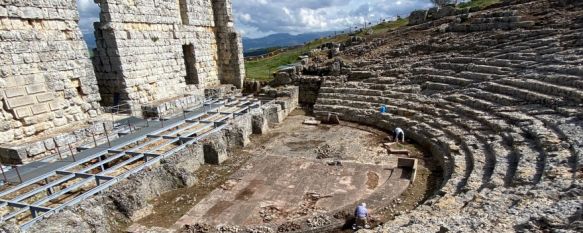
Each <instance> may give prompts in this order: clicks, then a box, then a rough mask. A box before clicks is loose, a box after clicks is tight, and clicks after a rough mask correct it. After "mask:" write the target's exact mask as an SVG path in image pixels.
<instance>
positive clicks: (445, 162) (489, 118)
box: [314, 1, 583, 232]
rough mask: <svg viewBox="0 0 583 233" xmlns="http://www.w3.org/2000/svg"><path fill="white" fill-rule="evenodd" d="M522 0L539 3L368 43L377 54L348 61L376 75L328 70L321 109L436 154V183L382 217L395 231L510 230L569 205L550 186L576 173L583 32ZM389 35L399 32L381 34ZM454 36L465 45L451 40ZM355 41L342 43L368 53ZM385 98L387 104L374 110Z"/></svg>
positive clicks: (575, 179) (570, 182)
mask: <svg viewBox="0 0 583 233" xmlns="http://www.w3.org/2000/svg"><path fill="white" fill-rule="evenodd" d="M533 2H536V1H533ZM538 2H548V3H549V4H550V2H552V1H538ZM530 4H532V3H530ZM537 4H538V3H537ZM541 4H543V3H541ZM526 5H527V6H529V5H528V4H526ZM543 5H544V4H543ZM551 6H554V5H549V7H551ZM513 8H516V7H515V6H513ZM529 10H532V11H544V9H528V10H522V11H520V12H519V11H516V10H502V11H495V10H492V11H491V12H486V13H481V14H477V15H474V16H472V18H470V19H467V20H466V21H464V22H460V24H459V25H462V24H463V25H464V29H463V30H449V31H450V32H448V33H443V34H440V35H437V36H436V35H435V34H433V35H431V38H428V41H425V42H424V43H420V44H412V43H408V42H405V43H401V44H399V46H398V50H399V52H398V53H395V52H386V51H374V50H373V51H370V52H369V53H368V54H374V56H379V55H380V56H383V57H382V59H379V58H378V57H377V58H373V57H372V56H373V55H362V56H360V55H359V56H357V57H358V58H356V60H357V61H361V62H356V63H355V64H356V65H357V66H358V67H356V68H354V69H358V70H367V68H368V70H374V72H375V73H378V74H381V75H380V77H370V78H368V79H364V80H358V81H355V80H350V81H348V80H346V79H344V78H342V77H340V78H336V79H330V78H328V79H327V81H325V82H324V83H323V84H322V87H321V88H320V93H319V96H318V100H317V102H316V105H315V106H314V113H315V114H316V115H317V116H327V115H328V114H329V113H334V114H337V115H339V116H340V117H341V118H342V119H343V120H347V121H353V122H358V123H362V124H367V125H373V126H376V127H378V128H381V129H384V130H388V131H392V130H393V129H394V128H396V127H401V128H403V129H405V131H406V133H407V135H408V137H409V138H411V139H413V140H414V141H416V142H417V143H419V144H421V145H422V146H424V147H425V148H428V149H429V150H430V151H431V152H432V154H433V155H435V156H437V157H438V158H440V162H441V163H442V167H443V168H444V181H443V183H442V186H441V188H440V189H439V190H438V191H437V193H436V195H434V196H433V197H431V198H429V199H428V200H426V201H425V204H424V205H422V206H420V207H418V208H417V209H416V210H415V211H413V212H412V213H410V214H405V215H403V216H402V217H397V219H396V220H395V221H393V222H389V223H387V225H388V228H389V229H391V232H394V231H397V232H399V231H401V230H403V229H407V231H415V230H420V231H432V230H435V231H438V230H439V229H440V228H439V227H440V226H445V225H447V226H448V227H450V226H453V225H455V226H456V229H457V230H459V231H476V230H477V229H476V228H472V227H471V226H483V227H484V228H480V229H481V230H486V229H508V228H511V227H513V226H517V225H521V224H523V223H524V224H527V225H528V223H525V222H528V221H532V220H533V219H534V220H536V221H551V220H548V219H549V218H551V217H547V216H548V215H546V214H545V213H548V212H553V213H556V214H557V215H560V214H559V213H560V212H561V211H562V216H564V215H567V214H568V213H569V214H573V211H574V209H573V208H572V206H573V205H571V208H569V207H567V206H569V204H568V203H570V202H572V201H573V199H569V200H562V199H561V200H559V199H556V198H551V197H549V196H548V195H549V193H562V192H567V191H568V190H571V189H573V188H574V187H579V188H580V187H581V185H582V183H583V182H582V181H581V177H582V175H583V174H581V172H582V171H583V170H582V169H581V167H582V166H583V163H581V162H582V161H583V158H581V154H583V151H582V150H581V147H580V146H578V145H580V144H581V143H582V142H581V141H583V139H581V138H583V131H578V130H581V129H583V120H582V119H583V66H582V65H581V64H583V56H581V55H582V54H583V43H581V42H580V41H581V40H580V38H581V36H582V35H583V34H582V30H581V29H573V28H570V27H568V25H551V26H549V25H544V24H545V23H548V22H538V21H536V18H533V17H529V16H528V14H527V13H526V15H527V16H523V15H525V11H526V12H528V11H529ZM571 10H572V11H574V12H579V13H580V12H583V9H571ZM573 14H575V13H573ZM533 15H536V14H534V13H533ZM525 18H529V20H527V21H525ZM531 19H532V20H534V21H531ZM535 24H536V25H537V26H536V27H534V25H535ZM451 25H454V27H451ZM451 25H450V29H452V28H456V27H458V26H455V25H456V24H451ZM475 25H479V26H475ZM499 25H506V26H503V27H502V26H500V27H498V26H499ZM483 28H486V29H484V30H482V29H483ZM492 30H495V32H494V33H492V32H489V33H486V31H492ZM452 32H455V33H459V32H463V33H465V34H458V35H456V36H452V34H451V33H452ZM399 36H403V35H399ZM416 36H418V35H416ZM405 38H406V36H405ZM416 39H417V40H420V39H419V37H416ZM391 40H407V39H403V38H400V39H399V38H386V39H385V42H386V43H392V42H390V41H391ZM439 44H443V46H442V47H441V48H440V47H439V46H440V45H439ZM456 44H468V45H467V46H459V47H458V48H457V49H456ZM473 45H476V46H473ZM378 48H382V47H378ZM377 50H381V49H377ZM354 51H355V50H350V49H349V50H347V53H348V55H355V54H367V52H363V51H359V52H358V53H355V52H354ZM403 54H407V55H403ZM428 54H430V55H428ZM381 105H386V106H387V107H388V109H389V111H388V113H379V112H378V109H379V108H380V106H381ZM520 203H534V204H532V205H527V204H520ZM532 206H536V208H533V207H532ZM507 209H508V211H502V210H507ZM559 210H560V211H559ZM479 216H484V217H483V218H480V217H479ZM533 216H536V217H533ZM531 218H533V219H531ZM540 219H544V220H540ZM468 221H474V222H473V223H471V224H469V223H468ZM494 222H499V223H500V224H501V225H495V224H494ZM532 224H534V226H530V225H529V226H530V227H540V225H537V224H538V223H532ZM411 226H412V227H411ZM501 226H505V227H507V228H505V227H501ZM521 226H522V225H521ZM403 227H408V228H403Z"/></svg>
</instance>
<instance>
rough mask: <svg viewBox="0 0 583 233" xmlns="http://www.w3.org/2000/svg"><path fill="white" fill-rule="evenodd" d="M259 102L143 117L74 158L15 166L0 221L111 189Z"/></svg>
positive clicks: (36, 215) (21, 219) (31, 218)
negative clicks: (141, 121) (133, 127)
mask: <svg viewBox="0 0 583 233" xmlns="http://www.w3.org/2000/svg"><path fill="white" fill-rule="evenodd" d="M260 106H261V101H259V100H257V99H254V98H253V97H252V96H244V97H242V96H239V97H231V98H228V99H220V100H210V101H207V102H205V103H204V104H203V106H202V107H199V108H197V109H190V110H184V113H183V114H182V116H179V117H175V118H171V119H159V120H156V121H145V124H147V125H146V126H145V127H143V128H141V129H139V130H136V131H133V132H132V133H124V134H123V135H120V137H119V138H118V139H116V140H113V141H110V140H109V139H108V141H107V143H106V144H102V145H97V143H96V146H95V147H93V148H86V147H84V148H77V150H78V151H80V152H79V153H76V154H72V155H71V156H69V157H70V158H69V157H68V158H65V159H62V160H60V161H56V162H52V163H37V164H30V165H25V166H22V167H20V170H18V169H12V170H11V171H9V172H6V173H3V177H4V181H5V182H7V183H10V184H12V185H6V187H5V189H4V190H2V191H1V192H0V210H2V212H0V213H1V214H2V217H1V219H0V221H2V222H3V221H9V220H15V221H16V222H18V223H19V224H20V225H21V228H22V229H27V228H28V227H30V226H31V225H32V224H33V223H34V222H36V221H38V220H39V219H41V218H42V217H43V216H47V215H50V214H52V213H55V212H58V211H60V210H62V209H63V208H65V207H68V206H72V205H75V204H77V203H79V202H81V201H83V200H85V199H86V198H88V197H90V196H92V195H95V194H96V193H99V192H101V191H103V190H105V189H107V188H109V187H110V186H112V185H114V184H115V183H117V182H119V181H121V180H123V179H125V178H127V177H128V176H130V175H132V174H134V173H136V172H139V171H141V170H143V169H144V168H147V167H149V166H151V165H152V164H155V163H156V162H158V161H159V160H161V159H163V158H166V157H168V156H171V155H173V154H174V153H176V152H177V151H180V150H182V149H184V148H186V147H187V146H189V145H192V144H195V143H197V142H198V141H200V140H201V139H203V138H205V137H206V136H208V135H209V134H212V133H214V132H217V131H220V130H221V129H223V128H224V127H225V126H226V125H227V123H226V121H227V120H229V119H232V118H236V117H237V116H239V115H243V114H246V113H248V112H249V111H250V109H251V108H257V107H260ZM130 129H131V126H130ZM27 166H28V167H27Z"/></svg>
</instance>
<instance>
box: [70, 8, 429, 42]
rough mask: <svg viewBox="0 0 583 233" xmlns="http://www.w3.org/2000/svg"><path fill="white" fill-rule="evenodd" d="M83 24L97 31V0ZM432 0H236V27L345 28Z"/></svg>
mask: <svg viewBox="0 0 583 233" xmlns="http://www.w3.org/2000/svg"><path fill="white" fill-rule="evenodd" d="M77 2H78V5H79V12H80V16H81V19H80V22H79V26H80V27H81V30H82V31H83V33H84V34H86V33H90V32H92V31H93V22H95V21H98V20H99V7H98V6H97V5H96V4H95V3H94V2H93V0H77ZM431 6H432V5H431V3H430V0H368V1H366V0H233V14H234V16H235V27H236V28H237V30H238V31H239V32H241V33H242V34H243V36H244V37H250V38H258V37H263V36H267V35H269V34H274V33H290V34H300V33H305V32H319V31H341V30H345V29H347V28H349V27H354V26H357V25H363V24H364V22H373V23H377V22H379V20H380V19H393V18H395V17H397V16H403V17H406V16H408V15H409V13H410V12H411V11H413V10H416V9H424V8H429V7H431Z"/></svg>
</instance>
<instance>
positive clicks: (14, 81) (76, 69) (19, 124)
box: [0, 0, 100, 144]
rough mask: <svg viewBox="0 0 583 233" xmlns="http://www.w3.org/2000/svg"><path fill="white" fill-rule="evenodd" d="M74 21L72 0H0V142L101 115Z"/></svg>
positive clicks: (84, 50) (90, 71) (74, 4)
mask: <svg viewBox="0 0 583 233" xmlns="http://www.w3.org/2000/svg"><path fill="white" fill-rule="evenodd" d="M78 20H79V15H78V11H77V5H76V1H73V0H44V1H38V0H4V1H0V102H1V105H2V106H1V109H0V144H2V143H7V142H15V141H17V140H21V139H27V138H29V137H31V136H33V135H39V134H41V133H48V132H51V131H57V130H60V129H62V128H65V127H71V126H73V125H75V124H82V123H83V122H85V121H87V120H90V119H91V118H93V117H97V116H98V115H99V114H100V110H99V108H100V105H99V101H100V95H99V91H98V88H97V82H96V79H95V74H94V72H93V67H92V65H91V61H90V59H89V53H88V50H87V46H86V44H85V42H84V41H83V39H82V35H81V31H80V29H79V26H78V24H77V22H78Z"/></svg>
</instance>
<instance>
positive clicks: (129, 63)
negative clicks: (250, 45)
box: [94, 0, 244, 111]
mask: <svg viewBox="0 0 583 233" xmlns="http://www.w3.org/2000/svg"><path fill="white" fill-rule="evenodd" d="M96 2H97V3H98V4H100V6H101V9H102V12H101V22H100V23H96V24H95V29H96V33H95V34H96V38H97V50H96V57H95V58H94V64H95V67H96V71H97V79H98V81H99V86H100V91H101V95H102V98H103V101H102V104H104V105H119V104H125V103H128V104H130V105H131V106H132V111H140V110H139V108H140V106H141V105H144V104H148V103H152V102H156V101H165V100H170V99H175V98H179V97H183V96H185V95H204V93H203V92H202V90H203V89H204V88H207V87H214V86H218V85H220V84H233V85H235V86H236V87H238V88H241V87H242V82H243V76H244V63H243V55H242V44H241V39H240V36H239V35H238V34H237V33H236V32H235V31H234V27H233V17H232V13H231V2H230V1H226V0H164V1H151V0H123V1H113V0H96ZM189 46H191V47H189ZM185 51H189V52H191V53H190V54H188V53H187V52H185ZM185 60H186V62H185ZM186 63H189V64H193V65H191V66H189V65H187V64H186Z"/></svg>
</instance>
